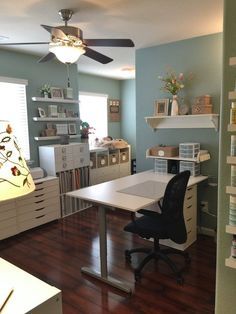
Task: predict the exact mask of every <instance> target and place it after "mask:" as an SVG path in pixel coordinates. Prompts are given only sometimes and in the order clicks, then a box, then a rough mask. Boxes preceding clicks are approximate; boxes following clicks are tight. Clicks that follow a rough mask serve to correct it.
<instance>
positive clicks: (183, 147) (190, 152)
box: [179, 143, 200, 158]
mask: <svg viewBox="0 0 236 314" xmlns="http://www.w3.org/2000/svg"><path fill="white" fill-rule="evenodd" d="M199 152H200V144H199V143H180V144H179V157H180V158H196V157H197V155H198V153H199Z"/></svg>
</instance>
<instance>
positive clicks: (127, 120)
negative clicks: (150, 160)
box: [121, 80, 136, 158]
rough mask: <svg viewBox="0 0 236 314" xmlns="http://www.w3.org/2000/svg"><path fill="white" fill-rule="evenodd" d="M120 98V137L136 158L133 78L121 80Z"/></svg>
mask: <svg viewBox="0 0 236 314" xmlns="http://www.w3.org/2000/svg"><path fill="white" fill-rule="evenodd" d="M121 100H122V105H121V137H122V138H124V139H126V140H127V141H128V143H129V144H130V145H131V156H132V158H136V98H135V80H123V81H121Z"/></svg>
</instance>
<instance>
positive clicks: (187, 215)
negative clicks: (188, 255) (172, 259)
mask: <svg viewBox="0 0 236 314" xmlns="http://www.w3.org/2000/svg"><path fill="white" fill-rule="evenodd" d="M184 221H185V226H186V230H187V241H186V242H185V243H184V244H177V243H175V242H173V241H171V240H160V243H161V244H163V245H166V246H170V247H173V248H176V249H178V250H181V251H183V250H185V249H186V248H187V247H189V246H190V245H191V244H192V243H194V242H195V241H196V240H197V185H192V186H190V187H188V188H187V190H186V194H185V200H184Z"/></svg>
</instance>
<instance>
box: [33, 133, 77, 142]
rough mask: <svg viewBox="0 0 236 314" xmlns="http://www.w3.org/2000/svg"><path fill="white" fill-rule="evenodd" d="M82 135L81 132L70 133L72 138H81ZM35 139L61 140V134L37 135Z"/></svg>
mask: <svg viewBox="0 0 236 314" xmlns="http://www.w3.org/2000/svg"><path fill="white" fill-rule="evenodd" d="M80 137H81V135H80V134H77V135H70V139H74V138H80ZM34 139H35V141H52V140H59V139H60V136H39V137H35V138H34Z"/></svg>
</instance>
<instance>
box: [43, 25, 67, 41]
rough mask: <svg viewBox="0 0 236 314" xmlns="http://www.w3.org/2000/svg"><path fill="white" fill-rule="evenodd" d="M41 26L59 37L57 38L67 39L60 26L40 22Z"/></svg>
mask: <svg viewBox="0 0 236 314" xmlns="http://www.w3.org/2000/svg"><path fill="white" fill-rule="evenodd" d="M41 26H42V27H43V28H44V29H46V31H48V32H49V33H50V34H51V35H52V36H54V37H56V38H59V39H67V36H66V34H65V33H64V32H63V31H62V30H61V29H60V28H57V27H53V26H48V25H44V24H41Z"/></svg>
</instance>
